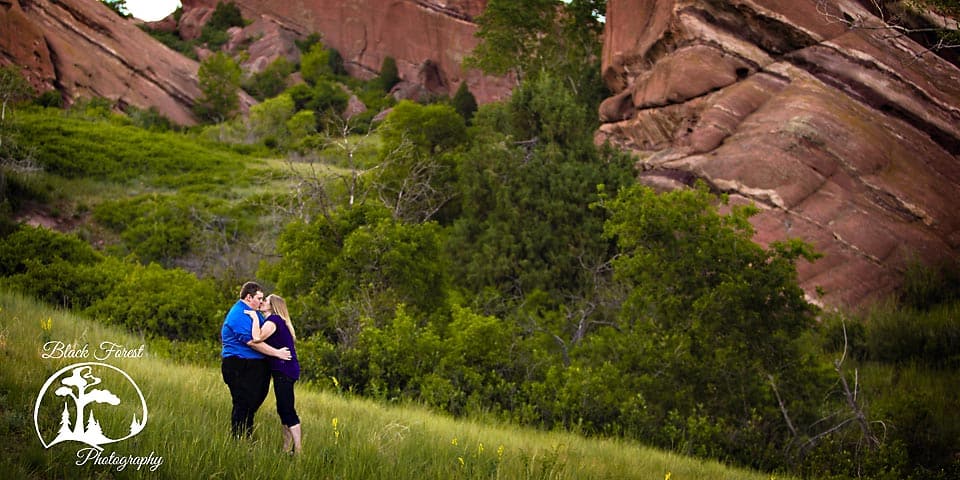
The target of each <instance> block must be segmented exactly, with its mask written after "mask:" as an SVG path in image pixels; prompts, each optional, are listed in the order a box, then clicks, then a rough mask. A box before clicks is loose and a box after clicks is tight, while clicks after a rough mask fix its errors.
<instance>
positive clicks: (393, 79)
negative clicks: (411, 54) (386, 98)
mask: <svg viewBox="0 0 960 480" xmlns="http://www.w3.org/2000/svg"><path fill="white" fill-rule="evenodd" d="M379 81H380V87H381V88H383V91H385V92H389V91H390V89H391V88H393V86H394V85H396V84H397V83H399V82H400V72H399V71H398V70H397V60H396V59H394V58H393V57H391V56H386V57H384V58H383V63H382V64H380V77H379Z"/></svg>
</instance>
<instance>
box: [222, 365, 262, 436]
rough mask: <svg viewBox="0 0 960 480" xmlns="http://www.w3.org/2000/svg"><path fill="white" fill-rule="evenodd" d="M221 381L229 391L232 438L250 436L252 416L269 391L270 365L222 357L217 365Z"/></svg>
mask: <svg viewBox="0 0 960 480" xmlns="http://www.w3.org/2000/svg"><path fill="white" fill-rule="evenodd" d="M220 373H221V374H222V375H223V382H224V383H226V384H227V387H229V388H230V398H231V399H232V400H233V411H232V413H231V415H230V427H231V431H232V432H233V436H235V437H240V436H246V437H249V436H250V435H252V434H253V415H254V414H256V413H257V409H258V408H260V405H262V404H263V401H264V399H266V398H267V393H269V392H270V366H269V364H267V360H266V359H246V358H237V357H225V358H223V359H222V362H221V364H220Z"/></svg>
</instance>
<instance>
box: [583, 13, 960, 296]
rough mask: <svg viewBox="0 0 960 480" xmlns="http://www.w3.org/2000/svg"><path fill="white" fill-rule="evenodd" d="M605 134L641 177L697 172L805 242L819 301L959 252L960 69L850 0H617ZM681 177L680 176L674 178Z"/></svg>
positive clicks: (607, 52) (876, 285) (764, 228)
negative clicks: (861, 25) (632, 159)
mask: <svg viewBox="0 0 960 480" xmlns="http://www.w3.org/2000/svg"><path fill="white" fill-rule="evenodd" d="M606 18H607V24H606V33H605V35H606V43H605V45H604V53H603V77H604V79H605V81H606V82H607V85H608V86H609V87H610V88H611V89H612V90H613V91H614V92H616V94H615V96H613V97H611V98H609V99H607V100H606V101H605V102H604V103H603V105H602V106H601V111H600V116H601V119H602V122H603V125H602V127H601V129H600V131H599V132H598V135H597V141H598V142H602V141H605V140H610V141H611V142H613V143H614V144H617V145H619V146H620V147H622V148H624V149H626V150H629V151H631V152H634V153H635V154H636V157H637V166H638V167H639V169H640V170H641V173H640V174H639V178H640V181H641V182H644V183H647V184H650V185H654V186H659V187H662V188H676V187H678V186H681V184H682V183H689V182H690V181H692V179H694V178H700V179H704V180H706V181H707V182H708V183H709V184H710V185H712V186H713V187H715V188H716V189H717V190H719V191H723V192H728V193H730V194H731V197H732V198H734V199H737V200H739V201H742V202H754V203H755V204H757V205H758V206H760V207H761V208H762V209H763V212H762V213H761V214H760V215H758V216H757V217H756V218H755V221H754V225H755V226H756V228H757V235H756V239H757V240H758V241H760V242H762V243H765V242H769V241H772V240H776V239H783V238H786V237H799V238H802V239H804V240H807V241H809V242H811V243H813V244H814V245H815V246H816V248H817V249H818V250H819V251H821V252H822V253H824V254H825V257H824V258H823V259H821V260H819V261H817V262H816V263H814V264H805V263H804V264H802V265H800V266H799V273H800V279H801V282H802V285H803V287H804V288H805V289H806V291H807V292H808V294H810V296H811V297H816V295H815V293H814V292H815V290H816V289H817V288H818V287H820V288H823V289H824V291H825V292H826V296H825V297H824V298H823V301H824V302H825V303H827V304H833V305H837V304H860V303H863V302H865V301H868V300H870V299H872V298H875V297H876V296H878V295H882V294H885V293H888V292H890V291H891V290H892V289H893V288H895V287H896V285H897V284H898V283H899V281H900V279H901V278H902V271H903V269H904V266H905V265H906V263H907V262H908V261H909V260H910V259H911V258H912V257H916V258H919V259H921V260H924V261H927V262H935V261H938V260H942V259H953V260H956V259H958V258H960V208H958V207H957V206H958V205H960V156H958V155H960V70H958V68H957V67H956V66H955V65H953V64H951V63H948V62H946V61H944V60H942V59H941V58H939V57H937V56H935V55H932V54H929V53H927V54H925V55H922V56H918V54H919V53H922V51H923V49H922V48H921V47H920V46H919V45H918V44H916V43H914V42H913V41H911V40H909V39H907V38H903V37H895V36H892V35H890V32H889V31H887V30H882V29H880V30H875V29H851V28H848V25H847V24H845V23H844V22H841V21H837V20H836V19H843V18H847V19H850V18H864V19H866V21H867V23H868V24H870V25H878V20H877V19H876V18H875V17H873V15H871V13H870V12H868V11H867V10H865V9H864V8H863V6H862V5H861V3H860V2H857V1H852V0H831V1H797V0H729V1H714V0H610V1H609V2H608V4H607V17H606ZM678 179H680V181H678Z"/></svg>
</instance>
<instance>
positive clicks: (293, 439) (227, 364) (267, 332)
mask: <svg viewBox="0 0 960 480" xmlns="http://www.w3.org/2000/svg"><path fill="white" fill-rule="evenodd" d="M220 340H221V342H222V344H223V350H222V351H221V357H222V358H221V362H222V363H221V365H220V371H221V373H222V374H223V381H224V383H226V384H227V387H228V388H229V389H230V398H231V400H232V401H233V410H232V412H231V417H230V425H231V429H232V432H233V435H234V437H238V438H239V437H250V436H251V435H252V433H253V416H254V414H256V412H257V409H258V408H260V405H261V404H262V403H263V401H264V400H265V399H266V398H267V394H268V393H269V391H270V378H271V377H273V392H274V395H275V396H276V399H277V413H278V414H279V415H280V422H281V423H282V425H283V451H284V452H292V453H299V452H300V450H301V431H300V418H299V417H298V416H297V411H296V409H295V408H294V396H293V385H294V383H295V382H296V381H297V379H298V378H299V377H300V364H299V362H298V361H297V353H296V349H295V348H294V342H295V340H296V332H295V331H294V329H293V324H292V323H291V322H290V314H289V313H288V312H287V304H286V302H285V301H284V300H283V298H281V297H279V296H277V295H270V296H268V297H264V294H263V288H262V287H260V285H258V284H257V283H256V282H247V283H245V284H244V285H243V287H242V288H241V289H240V299H239V300H237V303H235V304H234V305H233V307H231V308H230V311H229V312H227V316H226V318H225V319H224V321H223V328H222V329H221V330H220ZM291 449H292V450H291Z"/></svg>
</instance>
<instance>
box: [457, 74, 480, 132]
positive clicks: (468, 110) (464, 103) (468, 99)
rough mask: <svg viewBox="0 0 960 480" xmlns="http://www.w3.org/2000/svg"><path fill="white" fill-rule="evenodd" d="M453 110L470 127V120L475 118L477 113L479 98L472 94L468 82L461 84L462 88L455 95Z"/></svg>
mask: <svg viewBox="0 0 960 480" xmlns="http://www.w3.org/2000/svg"><path fill="white" fill-rule="evenodd" d="M453 108H454V109H455V110H456V111H457V113H459V114H460V116H461V117H463V119H464V120H466V122H467V125H469V124H470V119H471V118H473V114H474V113H476V111H477V98H476V97H474V96H473V93H472V92H470V87H469V86H467V82H466V81H463V82H460V88H458V89H457V93H455V94H454V95H453Z"/></svg>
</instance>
